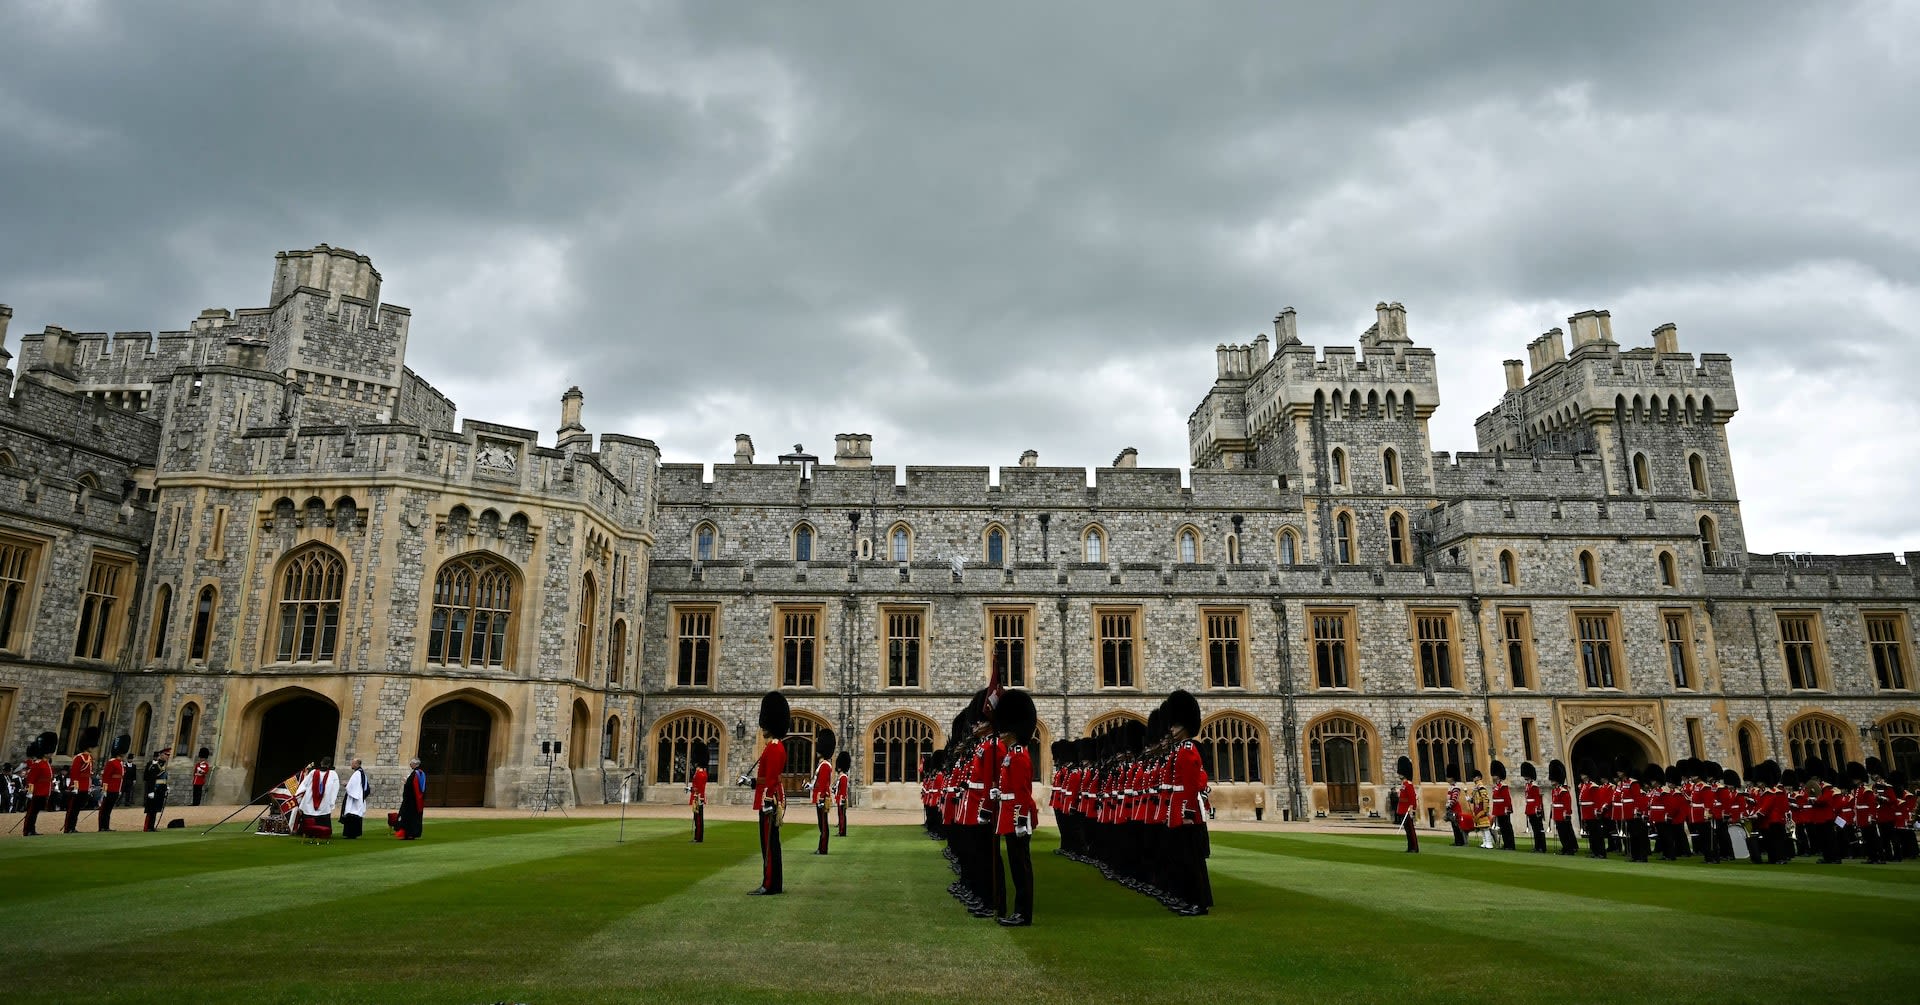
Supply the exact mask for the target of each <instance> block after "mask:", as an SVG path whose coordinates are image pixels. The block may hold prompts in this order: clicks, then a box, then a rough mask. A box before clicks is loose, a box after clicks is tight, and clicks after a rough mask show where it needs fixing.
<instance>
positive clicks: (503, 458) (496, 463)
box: [473, 439, 520, 478]
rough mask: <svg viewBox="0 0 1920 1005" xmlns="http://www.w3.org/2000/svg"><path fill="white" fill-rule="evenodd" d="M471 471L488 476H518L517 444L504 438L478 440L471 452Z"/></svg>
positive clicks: (518, 450)
mask: <svg viewBox="0 0 1920 1005" xmlns="http://www.w3.org/2000/svg"><path fill="white" fill-rule="evenodd" d="M473 471H474V474H478V475H486V476H488V477H490V478H518V477H519V476H520V447H519V445H518V444H515V443H509V442H507V441H505V440H486V439H483V440H480V441H479V442H478V444H477V445H476V446H475V448H474V452H473Z"/></svg>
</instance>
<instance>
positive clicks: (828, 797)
mask: <svg viewBox="0 0 1920 1005" xmlns="http://www.w3.org/2000/svg"><path fill="white" fill-rule="evenodd" d="M834 749H835V743H834V736H833V730H831V729H825V728H822V729H819V730H817V731H815V732H814V734H813V750H814V753H816V754H818V755H820V760H819V761H818V762H817V763H815V764H814V766H813V781H811V782H808V783H807V792H808V793H809V794H810V796H811V797H812V799H813V814H814V817H815V818H816V819H817V820H818V821H819V823H820V847H818V848H815V849H814V850H813V853H814V854H815V855H825V854H826V853H827V811H828V810H829V809H830V808H832V806H833V752H834Z"/></svg>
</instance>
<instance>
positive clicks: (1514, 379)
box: [1500, 359, 1527, 391]
mask: <svg viewBox="0 0 1920 1005" xmlns="http://www.w3.org/2000/svg"><path fill="white" fill-rule="evenodd" d="M1500 365H1501V366H1504V367H1506V368H1507V390H1509V391H1518V390H1520V389H1521V388H1523V387H1526V386H1527V364H1526V363H1525V362H1523V361H1521V360H1517V359H1509V360H1505V361H1502V362H1501V364H1500Z"/></svg>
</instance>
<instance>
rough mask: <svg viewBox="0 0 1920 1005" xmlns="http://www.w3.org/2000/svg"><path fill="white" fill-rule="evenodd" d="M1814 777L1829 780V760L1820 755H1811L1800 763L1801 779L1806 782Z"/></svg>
mask: <svg viewBox="0 0 1920 1005" xmlns="http://www.w3.org/2000/svg"><path fill="white" fill-rule="evenodd" d="M1813 778H1818V779H1820V780H1821V781H1823V782H1824V781H1826V780H1827V762H1826V761H1823V760H1821V759H1820V758H1818V757H1809V758H1807V759H1806V760H1805V761H1803V762H1801V764H1800V780H1801V781H1803V782H1804V781H1807V780H1809V779H1813Z"/></svg>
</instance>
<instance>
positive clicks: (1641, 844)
mask: <svg viewBox="0 0 1920 1005" xmlns="http://www.w3.org/2000/svg"><path fill="white" fill-rule="evenodd" d="M1648 845H1649V842H1648V840H1647V821H1646V820H1645V819H1644V818H1642V817H1635V818H1633V819H1632V820H1629V821H1627V857H1628V858H1630V859H1632V860H1634V861H1635V862H1645V861H1646V860H1647V852H1648Z"/></svg>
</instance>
